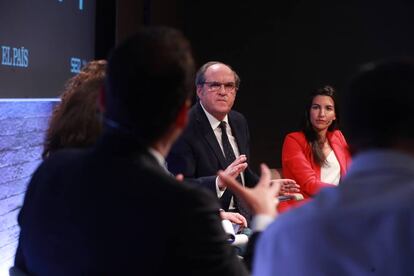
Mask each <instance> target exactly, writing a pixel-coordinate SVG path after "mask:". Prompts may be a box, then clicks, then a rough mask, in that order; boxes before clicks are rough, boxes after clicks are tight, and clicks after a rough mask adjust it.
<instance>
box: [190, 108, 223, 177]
mask: <svg viewBox="0 0 414 276" xmlns="http://www.w3.org/2000/svg"><path fill="white" fill-rule="evenodd" d="M196 121H197V127H198V129H199V130H200V133H201V136H202V137H203V139H205V141H206V142H207V144H208V145H209V147H210V148H211V150H212V152H213V153H214V155H215V156H216V157H217V159H218V160H219V162H220V165H221V168H222V169H225V168H226V167H227V163H226V159H224V155H223V151H222V150H221V148H220V145H219V143H218V141H217V138H216V135H215V134H214V131H213V129H212V128H211V125H210V122H209V121H208V119H207V116H206V114H205V113H204V110H203V108H202V107H201V105H200V103H198V102H197V103H196Z"/></svg>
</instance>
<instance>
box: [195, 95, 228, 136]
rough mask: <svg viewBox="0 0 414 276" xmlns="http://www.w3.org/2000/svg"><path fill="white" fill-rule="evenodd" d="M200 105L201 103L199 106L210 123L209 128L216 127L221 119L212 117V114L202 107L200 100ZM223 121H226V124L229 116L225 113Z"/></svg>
mask: <svg viewBox="0 0 414 276" xmlns="http://www.w3.org/2000/svg"><path fill="white" fill-rule="evenodd" d="M200 105H201V108H202V109H203V110H204V113H205V114H206V116H207V119H208V121H209V123H210V126H211V128H212V129H213V130H215V129H216V128H218V127H219V125H220V122H221V121H219V120H217V119H216V117H214V116H213V115H211V114H210V113H208V111H207V110H206V109H205V108H204V106H203V104H202V103H201V102H200ZM223 121H224V122H226V124H227V125H228V124H229V117H228V115H227V114H226V116H225V117H224V119H223Z"/></svg>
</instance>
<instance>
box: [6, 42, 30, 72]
mask: <svg viewBox="0 0 414 276" xmlns="http://www.w3.org/2000/svg"><path fill="white" fill-rule="evenodd" d="M1 64H2V65H4V66H11V67H25V68H27V67H29V49H26V48H25V47H20V48H17V47H11V46H6V45H1Z"/></svg>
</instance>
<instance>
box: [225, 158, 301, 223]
mask: <svg viewBox="0 0 414 276" xmlns="http://www.w3.org/2000/svg"><path fill="white" fill-rule="evenodd" d="M260 169H261V176H260V180H259V182H258V183H257V185H256V186H255V187H254V188H247V187H243V186H242V185H240V184H239V183H238V182H237V181H236V180H235V179H234V178H232V177H230V176H228V175H226V174H225V173H224V172H223V171H220V172H219V176H220V177H221V178H222V181H223V182H224V184H225V185H226V186H227V187H228V188H229V189H231V190H232V191H233V193H235V194H236V195H238V196H239V197H241V198H242V199H243V200H244V201H245V202H246V204H247V205H248V207H249V208H250V209H251V211H252V212H253V213H254V214H255V215H258V214H262V215H268V216H272V217H275V216H276V214H277V211H276V206H277V204H278V203H279V201H278V200H277V197H276V196H277V195H278V193H279V189H280V185H281V184H282V185H286V184H289V183H295V181H293V180H291V179H278V180H277V181H271V180H270V175H271V174H270V170H269V168H268V167H267V166H266V165H265V164H261V165H260Z"/></svg>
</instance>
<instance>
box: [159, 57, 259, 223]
mask: <svg viewBox="0 0 414 276" xmlns="http://www.w3.org/2000/svg"><path fill="white" fill-rule="evenodd" d="M239 83H240V78H239V76H238V75H237V73H236V72H235V71H234V70H233V69H232V68H231V67H230V66H229V65H227V64H224V63H221V62H215V61H213V62H208V63H206V64H204V65H203V66H202V67H201V68H200V69H199V71H198V72H197V76H196V88H197V96H198V99H199V101H198V102H197V103H196V104H195V105H194V106H193V107H192V108H191V110H190V113H189V118H190V120H189V124H188V126H187V128H186V130H185V131H184V133H183V135H182V136H181V137H180V139H179V140H178V141H177V142H176V144H175V145H174V146H173V148H172V150H171V152H170V154H169V156H168V159H167V161H168V168H169V170H170V171H171V172H172V173H174V174H178V173H181V174H183V175H184V177H185V178H186V179H197V181H198V183H200V184H201V185H202V186H203V187H205V188H207V189H209V190H210V191H211V192H212V193H213V194H215V195H216V196H217V197H218V198H219V199H220V204H221V207H222V209H224V210H226V211H240V210H239V206H238V203H239V202H237V201H236V200H235V198H234V197H233V193H232V192H231V191H230V190H228V189H226V186H225V185H224V184H223V183H222V181H221V179H220V177H217V171H218V170H224V172H225V173H226V174H228V175H231V176H232V177H234V178H236V177H237V176H239V175H240V182H241V183H243V184H244V185H246V186H248V187H253V186H254V185H255V184H256V182H257V181H258V177H257V176H256V175H255V174H254V173H253V172H252V171H251V170H250V168H249V167H248V163H247V160H248V157H249V130H248V126H247V122H246V119H245V118H244V116H243V115H242V114H240V113H238V112H236V111H233V110H231V109H232V107H233V104H234V101H235V98H236V93H237V90H238V87H239ZM223 124H224V125H225V127H224V128H223V127H222V125H223ZM223 130H225V132H226V134H227V135H226V136H227V140H228V141H229V142H230V145H231V150H232V151H233V154H234V155H233V156H232V158H227V156H226V154H225V148H224V147H225V145H224V144H223V137H222V135H223V132H224V131H223ZM224 139H225V138H224ZM224 143H227V142H224ZM230 155H231V153H230ZM243 215H244V216H246V215H247V216H248V215H249V214H248V213H247V214H245V213H243ZM248 219H249V218H248Z"/></svg>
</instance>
